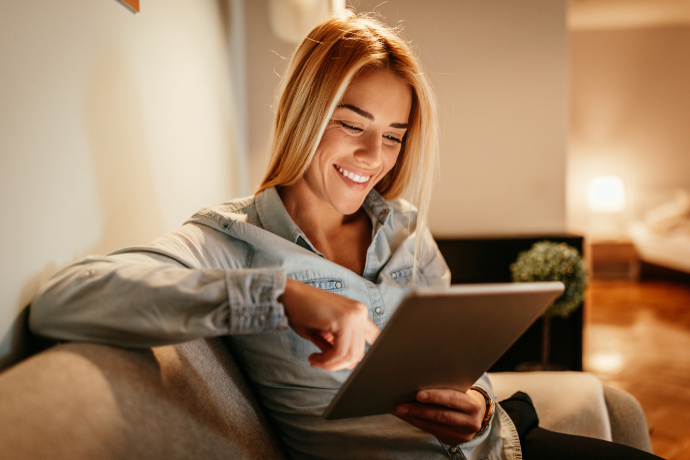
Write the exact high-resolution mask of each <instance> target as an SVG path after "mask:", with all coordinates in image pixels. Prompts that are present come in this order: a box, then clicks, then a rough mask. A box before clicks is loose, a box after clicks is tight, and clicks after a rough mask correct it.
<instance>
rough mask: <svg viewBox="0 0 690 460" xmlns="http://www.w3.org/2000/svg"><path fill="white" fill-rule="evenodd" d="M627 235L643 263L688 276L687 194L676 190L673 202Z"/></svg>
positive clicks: (632, 226)
mask: <svg viewBox="0 0 690 460" xmlns="http://www.w3.org/2000/svg"><path fill="white" fill-rule="evenodd" d="M628 233H629V235H630V238H631V239H632V241H633V243H634V244H635V248H636V249H637V251H638V253H639V254H640V257H641V258H642V260H644V261H645V262H649V263H653V264H656V265H661V266H663V267H668V268H672V269H674V270H680V271H683V272H687V273H690V194H688V193H687V192H686V191H683V190H680V189H679V190H677V191H676V196H675V198H674V199H672V200H669V201H667V202H665V203H662V204H661V205H659V206H656V207H655V208H653V209H651V210H649V211H648V212H647V213H646V214H645V216H644V217H643V218H642V219H640V220H638V221H635V222H632V223H631V224H630V226H629V228H628Z"/></svg>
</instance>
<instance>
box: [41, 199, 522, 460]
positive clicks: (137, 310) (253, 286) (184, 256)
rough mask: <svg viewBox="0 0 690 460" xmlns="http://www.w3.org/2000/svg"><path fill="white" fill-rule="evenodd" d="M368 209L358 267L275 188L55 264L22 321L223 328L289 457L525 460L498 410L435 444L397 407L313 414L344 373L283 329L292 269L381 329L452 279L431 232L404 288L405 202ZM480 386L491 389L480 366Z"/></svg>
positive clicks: (116, 334)
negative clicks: (135, 243) (335, 415)
mask: <svg viewBox="0 0 690 460" xmlns="http://www.w3.org/2000/svg"><path fill="white" fill-rule="evenodd" d="M363 208H364V210H365V211H366V212H367V214H368V215H369V216H370V218H371V221H372V226H373V237H372V243H371V245H370V246H369V248H368V250H367V257H366V265H365V268H364V273H363V274H362V275H359V274H357V273H354V272H352V271H351V270H349V269H347V268H344V267H342V266H340V265H338V264H336V263H333V262H331V261H329V260H327V259H325V258H324V257H323V255H321V254H320V253H319V252H318V251H317V250H316V249H315V248H314V247H313V246H312V244H311V243H310V242H309V240H308V239H307V237H306V236H305V235H304V233H303V232H302V231H301V230H300V229H299V228H298V227H297V226H296V225H295V223H294V222H293V221H292V219H291V217H290V215H289V214H288V213H287V211H286V210H285V207H284V206H283V203H282V201H281V199H280V196H279V195H278V193H277V191H276V190H275V189H274V188H270V189H267V190H265V191H263V192H261V193H259V194H257V195H256V196H253V197H249V198H245V199H240V200H235V201H231V202H229V203H225V204H222V205H218V206H214V207H209V208H205V209H202V210H201V211H199V212H198V213H197V214H195V215H194V216H193V217H192V218H191V219H190V220H189V221H188V222H187V223H185V225H183V226H182V227H180V228H179V229H177V230H175V231H173V232H171V233H169V234H167V235H164V236H162V237H161V238H158V239H156V240H154V241H153V242H152V243H151V244H150V245H148V246H143V247H134V248H127V249H123V250H121V251H117V252H115V253H113V254H111V255H109V256H106V257H96V256H92V257H87V258H85V259H83V260H82V261H80V262H77V263H76V264H73V265H72V266H70V267H68V268H66V269H64V270H62V271H60V272H59V273H58V274H57V275H56V276H55V277H53V278H52V279H51V281H50V282H49V283H48V285H47V286H46V287H45V288H44V289H43V290H42V291H41V292H40V293H39V294H38V296H37V297H36V299H35V300H34V302H33V304H32V308H31V313H30V326H31V328H32V329H33V330H34V331H35V332H36V333H38V334H41V335H46V336H51V337H54V338H57V339H63V340H88V341H96V342H105V343H110V344H115V345H121V346H129V347H131V346H140V347H149V346H156V345H163V344H169V343H175V342H180V341H184V340H190V339H195V338H199V337H209V336H226V337H227V342H228V345H229V346H230V347H231V349H232V351H233V353H234V354H235V356H236V357H237V359H238V361H239V362H240V363H241V365H242V366H243V368H244V371H245V372H246V374H247V376H248V378H249V380H250V381H251V382H252V384H253V386H254V388H255V390H256V392H257V395H258V397H259V400H260V401H261V403H262V404H263V406H264V407H265V409H266V410H267V412H268V414H269V415H270V417H271V418H272V419H273V421H274V422H275V423H276V425H277V427H278V430H279V434H280V436H281V438H282V439H283V441H284V442H285V444H286V446H287V447H288V450H289V452H290V454H291V455H292V457H293V458H299V459H309V458H320V459H324V458H342V459H345V458H347V459H443V458H451V459H465V458H467V459H470V458H472V459H475V458H476V459H510V460H512V459H520V458H522V456H521V452H520V447H519V441H518V438H517V434H516V432H515V429H514V426H513V424H512V422H511V421H510V419H509V417H508V416H507V414H506V413H505V412H504V411H503V410H502V409H501V408H500V406H499V405H497V407H496V409H497V410H496V414H495V416H494V417H493V419H492V421H491V426H490V428H489V429H488V430H487V431H486V432H485V433H483V434H482V435H481V436H477V437H475V438H474V439H473V440H472V441H470V442H469V443H466V444H462V445H460V446H446V445H443V444H442V443H440V442H439V441H438V440H436V439H435V438H434V437H433V436H432V435H430V434H428V433H426V432H424V431H421V430H419V429H417V428H415V427H413V426H411V425H409V424H407V423H406V422H403V421H401V420H400V419H398V418H396V417H394V416H392V415H380V416H372V417H363V418H354V419H344V420H333V421H326V420H324V419H323V418H322V417H321V414H322V413H323V411H324V410H325V408H326V407H327V406H328V404H329V403H330V401H331V399H332V398H333V397H334V396H335V394H336V392H337V391H338V389H339V388H340V386H341V385H342V384H343V382H344V381H345V380H346V379H347V377H348V376H349V375H350V373H351V371H349V370H341V371H337V372H330V371H325V370H322V369H317V368H313V367H311V366H310V365H309V361H308V359H307V358H308V356H309V355H310V354H312V353H314V352H317V351H318V348H317V347H316V346H315V345H314V344H312V343H311V342H310V341H308V340H305V339H303V338H301V337H299V336H298V335H297V334H295V333H294V332H293V331H292V330H291V329H289V328H288V327H287V320H286V318H285V314H284V311H283V306H282V305H281V304H280V302H279V301H278V298H279V297H280V295H281V294H282V293H283V291H284V289H285V280H286V277H287V278H291V279H294V280H296V281H300V282H302V283H306V284H310V285H312V286H315V287H318V288H320V289H325V290H328V291H331V292H334V293H336V294H340V295H343V296H347V297H349V298H352V299H355V300H358V301H360V302H362V303H364V304H365V305H367V306H368V309H369V317H370V318H371V319H372V320H373V321H374V323H375V324H376V325H377V326H378V327H379V328H383V327H384V326H385V325H386V322H387V321H388V319H389V318H390V316H391V315H392V314H393V312H394V311H395V308H396V307H397V305H398V303H399V302H400V300H401V299H402V298H403V297H404V295H405V294H406V292H407V291H408V290H409V289H410V288H411V287H413V286H421V285H448V284H449V282H450V273H449V271H448V267H447V265H446V263H445V261H444V260H443V257H442V256H441V254H440V252H439V251H438V248H437V246H436V243H435V242H434V240H433V238H432V237H431V235H430V234H429V233H428V232H427V233H426V234H424V235H422V237H423V238H424V244H423V250H422V254H421V259H420V260H421V263H420V264H419V265H420V266H419V272H418V275H417V278H416V280H415V282H414V285H413V284H412V279H413V277H412V266H413V254H414V243H415V238H416V237H417V235H416V234H415V224H416V211H415V210H414V208H413V207H411V206H410V205H409V204H408V203H406V202H404V201H402V200H394V201H391V202H387V201H385V200H384V199H383V198H382V197H381V196H380V195H379V194H378V193H377V192H376V191H372V192H371V193H370V194H369V195H368V196H367V198H366V200H365V202H364V205H363ZM458 333H462V332H461V331H458ZM478 345H479V344H478ZM448 352H449V353H452V352H467V350H448ZM470 352H471V351H470ZM429 359H434V356H430V357H429ZM476 385H478V386H480V387H482V388H483V389H484V390H485V391H487V393H489V394H490V395H492V396H493V391H492V389H491V385H490V382H489V380H488V377H487V376H486V374H485V375H484V376H482V378H481V379H480V380H479V381H478V382H477V384H476Z"/></svg>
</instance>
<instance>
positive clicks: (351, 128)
mask: <svg viewBox="0 0 690 460" xmlns="http://www.w3.org/2000/svg"><path fill="white" fill-rule="evenodd" d="M338 124H339V125H340V126H342V127H343V128H345V130H346V131H350V132H352V133H361V132H362V131H364V130H363V129H362V128H358V127H356V126H352V125H348V124H347V123H343V122H342V121H340V120H338Z"/></svg>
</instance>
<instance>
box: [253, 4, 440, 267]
mask: <svg viewBox="0 0 690 460" xmlns="http://www.w3.org/2000/svg"><path fill="white" fill-rule="evenodd" d="M365 68H366V69H377V70H388V71H391V72H393V73H394V74H395V75H396V76H397V77H399V78H401V79H402V80H403V81H404V82H406V83H407V84H408V85H409V86H410V88H411V90H412V107H411V110H410V118H409V121H408V124H409V128H408V130H407V132H406V133H405V137H404V138H403V142H402V146H401V150H400V154H399V156H398V160H397V162H396V164H395V166H394V167H393V169H391V171H390V172H389V173H388V174H386V176H384V177H383V178H382V179H381V180H380V181H379V182H378V183H377V184H376V185H375V187H374V188H376V190H377V191H378V192H379V193H380V194H381V195H382V196H383V197H384V198H386V199H394V198H398V197H401V196H404V197H406V198H407V199H408V200H409V201H410V202H411V203H414V204H416V206H417V208H418V213H417V239H416V243H415V266H417V261H418V259H419V257H421V243H422V241H423V240H424V232H425V231H426V227H427V215H428V208H429V202H430V200H431V189H432V187H433V182H434V178H435V174H436V167H437V163H438V129H437V119H436V100H435V97H434V94H433V92H432V90H431V87H430V85H429V83H428V81H427V79H426V76H425V75H424V73H423V71H422V68H421V66H420V64H419V62H418V60H417V59H416V57H415V56H414V54H413V53H412V50H411V49H410V47H409V45H408V44H407V42H406V41H405V40H404V39H402V38H401V37H400V36H399V35H398V34H397V33H396V31H394V30H393V29H391V28H390V27H387V26H385V25H384V24H382V23H381V22H379V21H377V20H375V19H373V18H371V17H369V16H366V15H356V14H354V13H353V12H351V11H346V12H345V13H343V14H341V15H339V16H335V17H332V18H330V19H328V20H326V21H324V22H322V23H321V24H319V25H318V26H316V27H315V28H314V29H313V30H312V31H311V32H310V33H309V35H308V36H307V37H306V38H305V39H304V40H303V41H302V43H301V44H300V45H299V46H298V47H297V49H296V50H295V52H294V54H293V55H292V58H291V59H290V63H289V66H288V69H287V72H286V74H285V76H284V77H283V80H282V83H281V87H280V92H279V94H280V99H279V101H278V104H277V109H276V116H275V122H274V126H273V133H272V136H271V147H270V153H271V158H270V163H269V167H268V170H267V172H266V176H265V177H264V180H263V182H262V183H261V185H260V186H259V189H258V190H257V193H259V192H261V191H262V190H264V189H267V188H269V187H273V186H290V185H293V184H294V183H296V182H297V181H298V180H299V179H300V178H301V177H302V176H303V175H304V173H305V171H306V170H307V168H308V167H309V164H310V163H311V161H312V158H313V157H314V153H315V152H316V149H317V147H318V145H319V142H320V140H321V137H322V136H323V133H324V130H325V128H326V124H327V123H328V120H330V118H331V116H332V115H333V111H334V110H335V109H336V107H337V105H338V103H339V102H340V100H341V99H342V97H343V94H344V93H345V90H346V89H347V87H348V85H349V84H350V82H351V81H352V79H353V78H354V77H355V76H356V75H357V74H358V72H360V71H361V70H363V69H365Z"/></svg>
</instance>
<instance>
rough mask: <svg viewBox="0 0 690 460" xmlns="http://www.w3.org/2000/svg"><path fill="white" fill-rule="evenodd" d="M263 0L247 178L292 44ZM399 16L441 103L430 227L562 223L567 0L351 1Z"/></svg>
mask: <svg viewBox="0 0 690 460" xmlns="http://www.w3.org/2000/svg"><path fill="white" fill-rule="evenodd" d="M266 4H267V0H255V1H252V2H247V5H246V6H245V8H246V9H247V19H248V23H249V24H251V30H248V31H247V72H248V75H250V76H251V78H250V79H249V82H248V94H247V98H248V105H249V108H248V113H249V152H250V156H249V167H250V172H251V174H250V176H251V183H252V184H251V186H252V188H255V187H256V186H257V185H258V183H259V181H260V180H261V177H262V174H263V172H264V169H265V167H266V164H267V161H268V160H267V156H266V143H267V139H268V135H269V131H270V129H269V128H270V122H271V113H272V112H271V104H272V102H273V98H274V95H275V87H276V85H277V83H278V76H277V75H276V71H277V72H281V71H282V70H283V69H284V67H285V65H284V60H283V59H281V58H280V57H279V56H284V57H289V55H290V53H291V51H292V49H293V47H292V46H290V45H287V44H284V43H281V42H280V41H279V40H278V39H277V38H276V37H274V36H273V35H272V34H271V32H270V30H269V28H268V20H267V13H266V10H267V6H266ZM348 4H349V5H354V6H355V7H356V8H357V9H358V10H359V11H371V10H374V9H375V10H376V11H378V12H380V13H381V14H382V15H383V17H384V19H385V21H386V22H387V23H388V24H390V25H394V26H395V25H398V24H399V23H401V24H402V25H403V26H404V28H405V35H406V36H407V37H408V38H411V39H412V41H413V44H414V46H415V48H416V49H417V52H418V55H419V56H420V57H421V59H422V61H423V63H424V65H425V66H426V68H427V70H428V72H429V75H430V78H431V81H432V83H433V84H434V86H435V88H436V91H437V93H438V96H439V101H440V115H441V129H442V131H441V177H440V182H439V184H438V187H437V188H436V190H435V192H434V193H435V195H434V201H433V206H432V208H431V212H430V226H431V229H432V231H433V232H434V233H435V234H436V235H437V236H460V235H477V234H478V235H489V234H503V235H505V234H511V235H512V234H526V233H535V234H542V233H549V232H563V231H565V162H566V146H567V129H568V82H567V79H568V54H567V30H566V2H565V1H564V0H529V1H521V2H515V1H512V0H495V1H492V2H480V1H476V0H457V1H449V0H426V1H423V2H420V1H418V0H395V1H389V2H381V1H380V0H353V1H350V2H348Z"/></svg>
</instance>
